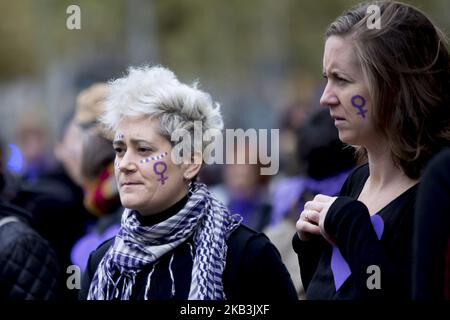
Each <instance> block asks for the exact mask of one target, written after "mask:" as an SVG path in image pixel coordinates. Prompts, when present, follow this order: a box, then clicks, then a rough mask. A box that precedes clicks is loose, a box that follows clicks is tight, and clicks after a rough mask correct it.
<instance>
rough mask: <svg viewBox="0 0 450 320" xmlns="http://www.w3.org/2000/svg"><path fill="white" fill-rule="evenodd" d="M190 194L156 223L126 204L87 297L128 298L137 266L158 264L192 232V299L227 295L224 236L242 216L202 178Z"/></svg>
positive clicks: (219, 298) (223, 297)
mask: <svg viewBox="0 0 450 320" xmlns="http://www.w3.org/2000/svg"><path fill="white" fill-rule="evenodd" d="M190 194H191V195H190V197H189V200H188V202H187V203H186V205H185V206H184V208H183V209H181V210H180V211H179V212H178V213H177V214H175V215H173V216H171V217H170V218H168V219H167V220H165V221H162V222H160V223H157V224H155V225H152V226H143V225H141V224H140V222H139V220H138V219H137V215H138V212H136V211H134V210H130V209H125V211H124V213H123V215H122V221H121V227H120V230H119V233H118V234H117V236H116V238H115V241H114V245H112V246H111V248H110V249H109V250H108V251H107V253H106V254H105V256H104V257H103V259H102V260H101V261H100V264H99V266H98V268H97V271H96V272H95V275H94V277H93V279H92V282H91V286H90V288H89V293H88V300H112V299H121V300H129V299H130V297H131V294H132V290H133V286H134V283H135V279H136V275H137V274H138V273H139V271H140V270H142V268H143V267H144V266H147V265H151V264H153V266H154V265H155V263H156V262H157V261H158V259H159V258H160V257H162V256H163V255H164V254H166V253H168V252H170V251H172V250H173V249H175V248H176V247H177V246H178V245H180V244H181V243H183V242H185V241H186V240H187V239H188V238H190V237H191V236H192V237H193V243H194V249H193V250H194V253H195V254H194V257H193V267H192V277H191V279H192V280H191V287H190V291H189V297H188V299H189V300H224V299H226V297H225V293H224V291H223V284H222V274H223V271H224V269H225V261H226V254H227V245H226V242H225V241H226V239H227V238H228V236H229V235H230V234H231V233H232V232H233V231H234V230H235V229H236V228H237V227H238V226H239V224H240V223H241V220H242V217H240V216H239V215H231V214H230V213H229V212H228V209H227V208H226V207H225V206H224V205H223V204H222V203H221V202H219V201H218V200H217V199H216V198H215V197H214V196H212V195H211V194H210V192H209V191H208V190H207V188H206V186H205V185H204V184H202V183H193V184H192V185H191V190H190ZM152 273H153V271H152V272H150V273H149V275H148V278H147V285H146V288H145V297H144V298H145V299H150V298H151V297H149V296H148V292H149V290H150V284H151V276H152ZM172 293H173V292H172Z"/></svg>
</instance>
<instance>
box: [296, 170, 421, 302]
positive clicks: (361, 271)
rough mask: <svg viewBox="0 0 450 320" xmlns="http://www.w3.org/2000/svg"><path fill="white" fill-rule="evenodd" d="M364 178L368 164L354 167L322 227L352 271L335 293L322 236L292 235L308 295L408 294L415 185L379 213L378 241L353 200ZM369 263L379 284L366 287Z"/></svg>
mask: <svg viewBox="0 0 450 320" xmlns="http://www.w3.org/2000/svg"><path fill="white" fill-rule="evenodd" d="M368 177H369V166H368V164H365V165H362V166H359V167H358V168H356V169H355V170H354V171H353V172H352V173H351V174H350V176H349V177H348V178H347V180H346V182H345V183H344V185H343V187H342V189H341V192H340V194H339V197H338V198H337V199H336V201H335V202H334V203H333V204H332V205H331V207H330V209H329V211H328V214H327V217H326V219H325V230H326V231H327V233H328V234H329V235H330V236H332V237H334V238H335V239H336V241H337V246H338V248H339V250H340V252H341V254H342V256H343V257H344V259H345V260H346V261H347V263H348V265H349V267H350V270H351V272H352V273H351V275H350V277H349V278H347V280H346V281H345V282H344V283H343V284H342V286H341V287H340V288H339V290H338V291H337V292H336V289H335V285H334V278H333V273H332V271H331V266H330V263H331V253H332V246H331V245H330V244H328V242H326V241H325V240H324V239H323V237H321V236H315V237H314V238H313V239H312V240H310V241H301V240H300V238H299V237H298V235H297V234H296V235H295V236H294V238H293V247H294V250H295V252H296V253H297V254H298V259H299V263H300V270H301V277H302V282H303V285H304V287H305V289H306V296H307V298H308V299H374V298H381V299H389V298H392V299H409V298H410V297H411V288H410V287H411V286H410V282H411V281H410V279H411V278H410V277H411V264H412V258H411V251H412V249H411V246H412V241H411V240H412V229H413V217H414V202H415V197H416V190H417V185H415V186H413V187H411V188H409V189H408V190H407V191H405V192H404V193H402V194H401V195H400V196H398V197H397V198H395V199H394V200H392V201H391V202H390V203H389V204H388V205H386V206H385V207H384V208H383V209H382V210H380V211H379V212H378V213H377V214H379V216H380V217H381V218H382V219H383V221H384V231H383V234H382V237H381V240H378V238H377V235H376V233H375V231H374V227H373V225H372V223H371V220H370V214H369V211H368V209H367V207H366V206H365V205H364V204H363V203H362V202H360V201H357V200H356V199H357V198H358V196H359V194H360V193H361V191H362V189H363V187H364V184H365V182H366V180H367V178H368ZM372 265H375V266H378V267H379V270H380V274H379V275H380V280H381V282H380V284H381V288H380V289H377V288H373V287H372V289H369V288H368V284H367V283H368V280H369V277H371V276H372V275H374V274H375V273H374V271H372V270H370V269H369V271H368V267H369V266H372Z"/></svg>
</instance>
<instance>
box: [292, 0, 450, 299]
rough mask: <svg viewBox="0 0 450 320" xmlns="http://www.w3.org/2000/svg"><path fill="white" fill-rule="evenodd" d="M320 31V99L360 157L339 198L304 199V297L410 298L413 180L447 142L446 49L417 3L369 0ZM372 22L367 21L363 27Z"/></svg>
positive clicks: (296, 242)
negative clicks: (374, 15)
mask: <svg viewBox="0 0 450 320" xmlns="http://www.w3.org/2000/svg"><path fill="white" fill-rule="evenodd" d="M373 4H374V5H376V6H377V7H378V8H379V9H380V18H379V21H378V22H379V23H380V25H381V26H382V27H381V28H375V27H373V25H372V24H373V21H371V19H370V18H371V15H368V14H367V13H368V12H370V11H371V10H370V8H369V5H371V4H370V3H366V4H362V5H359V6H357V7H356V8H354V9H351V10H350V11H348V12H346V13H344V15H342V16H340V17H338V18H337V19H336V21H335V22H333V23H332V24H331V25H330V27H329V28H328V30H327V32H326V42H325V51H324V58H323V68H324V69H323V70H324V71H323V75H324V78H325V79H326V80H327V83H326V87H325V89H324V92H323V94H322V97H321V99H320V103H321V104H322V105H323V106H326V107H328V108H329V110H330V115H331V117H332V118H333V119H334V124H335V126H336V127H337V129H338V131H339V139H340V140H341V141H342V142H344V143H346V144H348V145H351V146H355V147H356V148H357V154H358V155H359V156H360V159H365V160H367V162H368V164H366V165H365V166H362V167H359V168H357V169H356V170H355V171H354V172H353V174H351V176H350V177H349V178H348V179H347V181H346V182H345V184H344V187H343V188H342V190H341V193H340V195H339V196H338V197H329V196H325V195H321V194H319V195H317V196H316V197H315V198H314V200H312V201H309V202H307V203H306V204H305V207H304V210H303V211H302V212H301V214H300V218H299V219H298V221H297V224H296V229H297V234H296V235H295V236H294V239H293V246H294V250H295V251H296V252H297V254H298V258H299V263H300V268H301V275H302V279H303V281H304V284H305V286H306V287H307V291H306V296H307V298H308V299H410V298H411V272H412V271H411V269H412V263H413V259H412V238H413V234H412V229H413V218H414V203H415V195H416V192H417V186H418V183H419V181H420V178H421V175H422V172H423V170H424V168H425V166H426V165H427V163H428V162H429V160H430V159H431V158H432V157H433V156H434V155H435V154H437V153H438V152H439V151H440V150H441V149H442V148H443V147H446V146H449V145H450V108H449V105H450V69H449V65H450V57H449V52H448V50H447V48H446V46H445V43H446V42H445V38H444V36H443V33H441V31H439V29H438V28H437V27H436V26H435V25H433V23H432V22H431V21H430V20H429V19H428V18H427V17H426V15H425V14H423V13H422V12H421V11H419V10H418V9H416V8H414V7H412V6H409V5H405V4H402V3H399V2H392V1H377V2H375V3H373ZM370 26H372V27H370Z"/></svg>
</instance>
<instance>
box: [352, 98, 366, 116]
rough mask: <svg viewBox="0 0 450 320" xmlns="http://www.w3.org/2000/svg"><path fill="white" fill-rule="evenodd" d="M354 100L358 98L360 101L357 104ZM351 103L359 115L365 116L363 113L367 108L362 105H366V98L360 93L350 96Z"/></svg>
mask: <svg viewBox="0 0 450 320" xmlns="http://www.w3.org/2000/svg"><path fill="white" fill-rule="evenodd" d="M356 100H360V101H361V103H359V104H357V103H356ZM352 105H353V106H354V107H355V108H356V109H358V110H359V112H358V114H360V115H361V117H363V118H365V117H366V116H365V113H366V112H367V110H365V109H364V108H363V107H364V106H365V105H366V99H364V97H362V96H360V95H356V96H354V97H353V98H352Z"/></svg>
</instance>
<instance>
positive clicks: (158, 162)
mask: <svg viewBox="0 0 450 320" xmlns="http://www.w3.org/2000/svg"><path fill="white" fill-rule="evenodd" d="M158 166H161V167H162V170H159V171H158ZM166 171H167V164H166V163H165V162H164V161H157V162H155V164H154V165H153V172H155V174H157V175H159V176H160V178H159V179H158V181H161V184H164V182H165V181H166V180H167V179H169V177H164V172H166Z"/></svg>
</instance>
